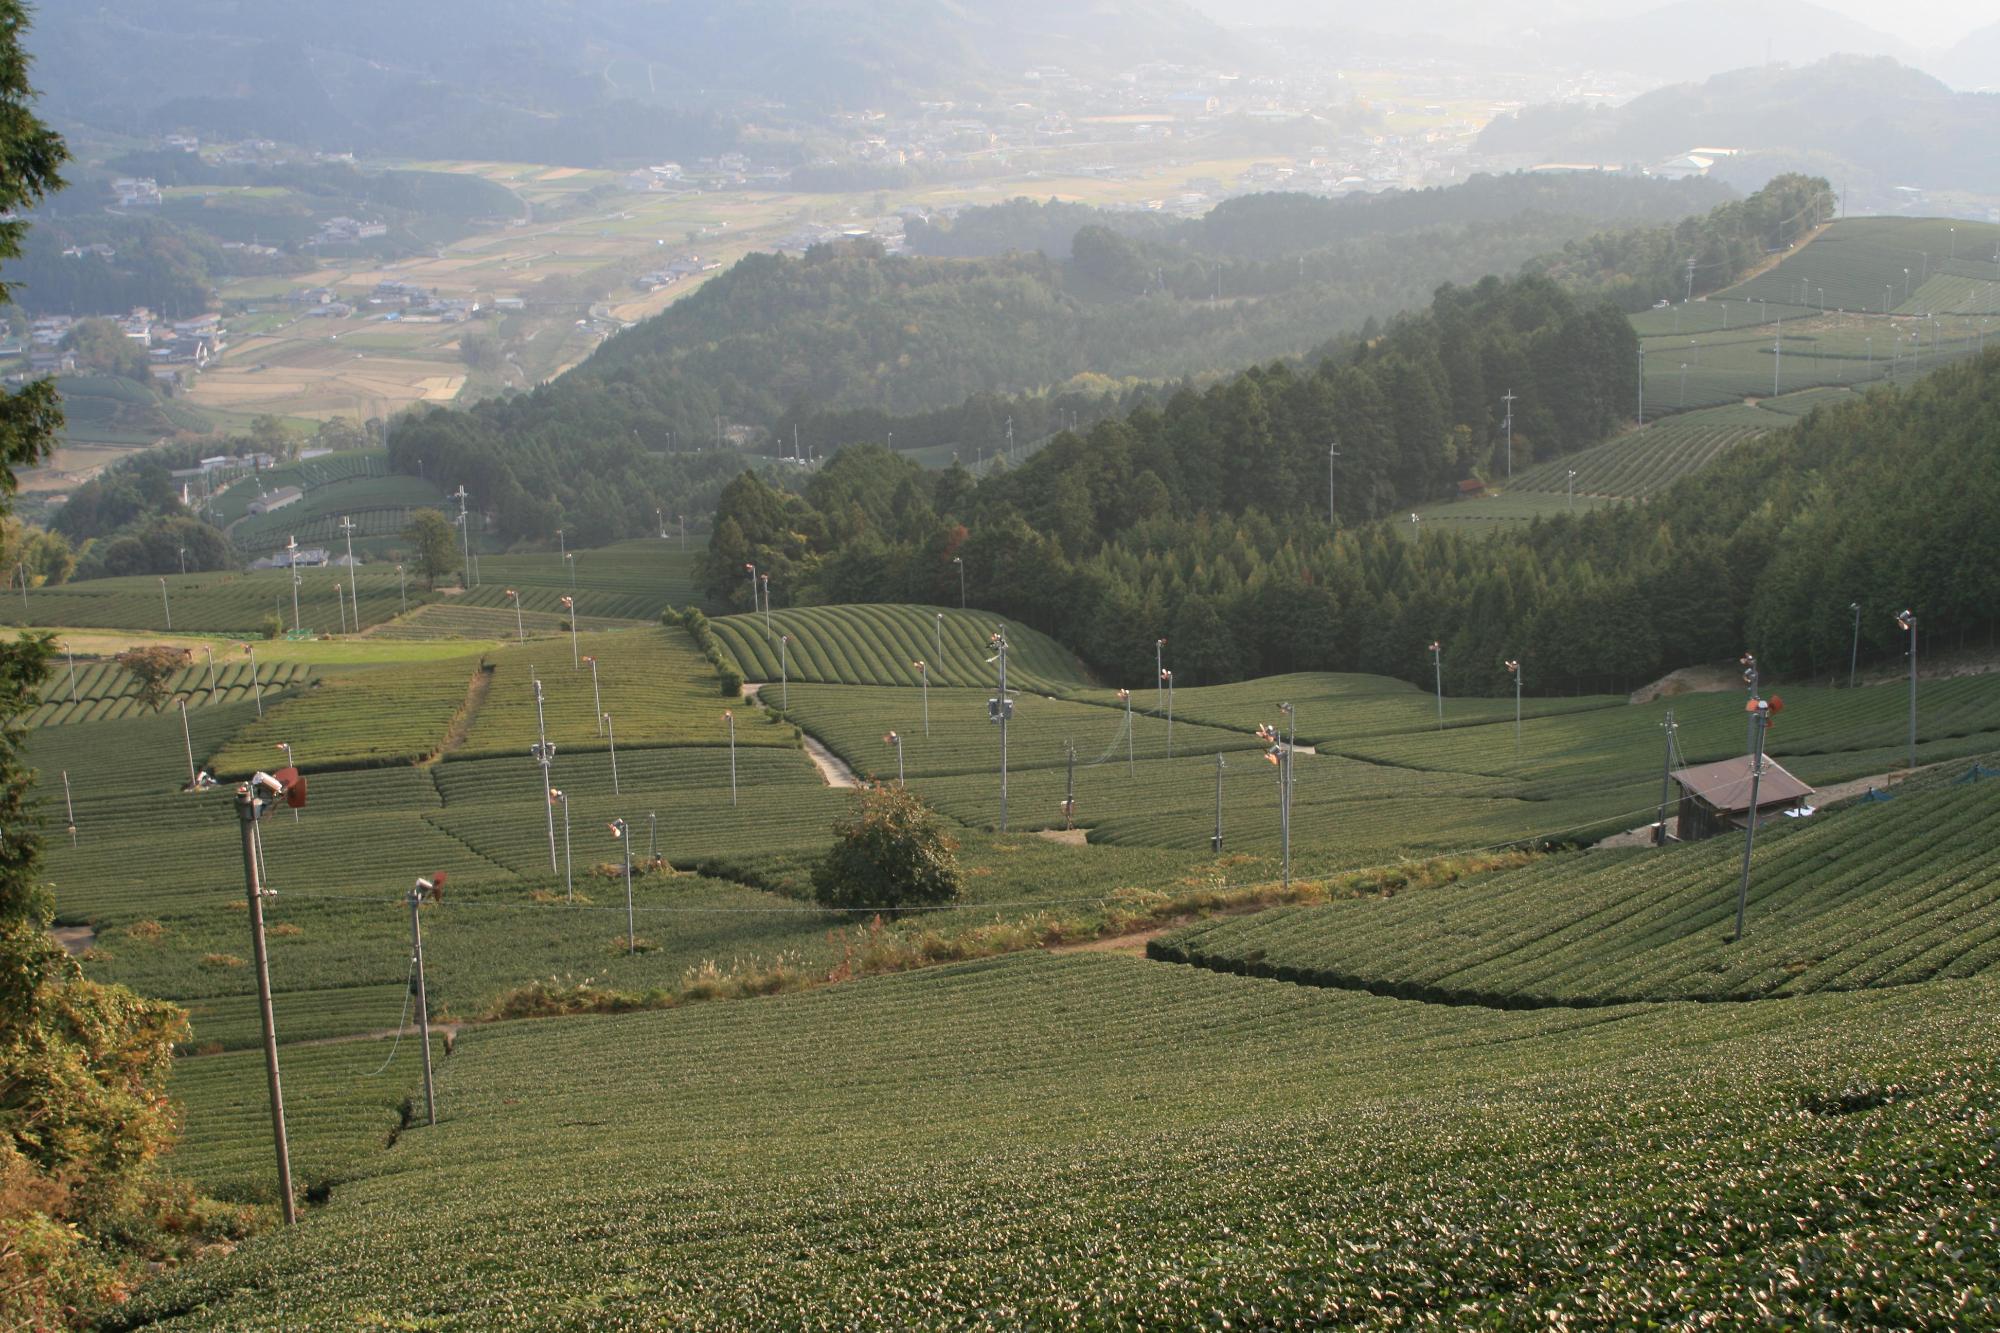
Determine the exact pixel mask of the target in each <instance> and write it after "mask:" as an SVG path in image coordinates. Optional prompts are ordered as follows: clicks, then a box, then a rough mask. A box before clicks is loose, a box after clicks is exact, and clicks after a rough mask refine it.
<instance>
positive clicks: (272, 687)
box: [21, 645, 312, 727]
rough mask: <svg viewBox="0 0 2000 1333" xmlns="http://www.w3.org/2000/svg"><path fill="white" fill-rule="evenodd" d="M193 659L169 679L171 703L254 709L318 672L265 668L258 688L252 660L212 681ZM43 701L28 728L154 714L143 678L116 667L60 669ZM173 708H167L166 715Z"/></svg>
mask: <svg viewBox="0 0 2000 1333" xmlns="http://www.w3.org/2000/svg"><path fill="white" fill-rule="evenodd" d="M219 646H220V645H218V647H219ZM189 657H190V658H191V659H192V660H194V661H195V662H196V663H197V665H194V666H189V667H184V668H182V669H181V670H180V671H177V672H175V673H174V674H173V675H172V676H170V677H169V678H168V679H167V681H166V689H167V697H168V699H169V700H178V699H185V700H186V702H187V705H188V707H190V708H200V707H205V706H207V705H210V704H226V703H239V702H242V701H244V700H250V701H251V702H252V703H254V702H255V695H256V694H257V692H258V691H259V690H262V691H263V692H264V693H265V694H266V695H269V696H276V695H277V694H278V693H279V692H281V691H283V690H286V689H288V688H291V687H293V686H303V685H304V684H305V683H306V682H307V681H308V680H310V679H311V677H312V668H311V667H309V666H307V665H306V664H304V663H303V662H262V663H259V664H258V666H257V672H256V676H257V678H256V680H255V681H254V682H253V681H252V680H251V672H250V663H249V662H248V661H247V660H235V661H229V660H225V661H222V662H220V663H218V664H216V666H215V668H214V674H213V676H212V677H211V675H210V672H209V666H208V662H207V660H206V659H203V658H194V655H193V653H192V652H190V653H189ZM211 679H212V680H213V681H214V684H213V685H212V686H211V684H210V681H211ZM42 697H43V699H44V701H45V702H43V703H41V704H39V705H37V706H36V707H34V708H32V709H30V710H29V711H28V713H27V714H26V716H25V717H23V718H22V722H21V724H22V725H23V726H27V727H56V726H62V725H64V724H66V723H75V722H109V721H114V720H116V719H118V718H123V717H134V716H138V715H142V714H145V713H150V712H152V711H153V709H151V708H150V707H148V706H147V705H145V704H143V703H142V702H141V701H140V697H139V681H138V678H137V677H135V676H133V675H132V673H131V672H129V671H127V670H126V669H125V668H124V667H122V666H119V665H118V664H117V663H116V662H86V663H84V664H83V665H81V666H78V667H76V668H75V669H74V675H72V674H71V671H70V669H69V668H67V667H65V668H60V669H58V671H57V673H56V675H55V676H54V677H53V678H52V679H51V680H50V681H49V682H48V683H47V684H46V685H45V686H44V687H43V690H42ZM266 702H267V703H272V704H275V703H276V702H277V700H276V699H275V698H268V699H267V700H266ZM172 707H173V704H172V703H167V704H164V705H162V707H161V710H160V711H162V712H164V711H167V710H168V709H171V708H172Z"/></svg>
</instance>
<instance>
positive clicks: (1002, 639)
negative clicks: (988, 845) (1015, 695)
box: [986, 630, 1014, 833]
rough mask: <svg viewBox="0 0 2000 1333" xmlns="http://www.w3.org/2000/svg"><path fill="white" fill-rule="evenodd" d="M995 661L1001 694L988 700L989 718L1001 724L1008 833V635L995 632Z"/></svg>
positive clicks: (1004, 819) (1002, 795) (1004, 826)
mask: <svg viewBox="0 0 2000 1333" xmlns="http://www.w3.org/2000/svg"><path fill="white" fill-rule="evenodd" d="M991 642H992V644H993V647H994V649H995V653H996V655H995V657H994V659H993V660H994V661H996V662H998V663H999V664H1000V693H999V695H998V696H997V697H995V698H993V699H989V700H987V703H986V715H987V717H988V718H989V719H990V720H992V721H994V722H997V723H999V724H1000V831H1001V832H1002V833H1005V832H1006V831H1007V724H1008V723H1009V722H1011V721H1012V720H1013V718H1014V701H1013V700H1012V699H1009V698H1008V697H1007V634H1006V631H1004V630H998V631H995V632H994V634H993V637H992V640H991Z"/></svg>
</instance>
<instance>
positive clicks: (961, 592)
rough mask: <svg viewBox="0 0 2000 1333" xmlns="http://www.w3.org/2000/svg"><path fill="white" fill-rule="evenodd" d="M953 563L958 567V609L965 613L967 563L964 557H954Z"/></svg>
mask: <svg viewBox="0 0 2000 1333" xmlns="http://www.w3.org/2000/svg"><path fill="white" fill-rule="evenodd" d="M951 563H953V564H954V565H957V566H958V609H959V610H961V611H963V610H964V609H965V561H964V559H963V558H962V557H959V556H953V557H952V558H951Z"/></svg>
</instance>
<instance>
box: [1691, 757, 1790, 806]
mask: <svg viewBox="0 0 2000 1333" xmlns="http://www.w3.org/2000/svg"><path fill="white" fill-rule="evenodd" d="M1673 776H1674V781H1675V782H1678V783H1680V784H1681V787H1682V789H1683V790H1685V791H1687V792H1689V793H1691V794H1693V795H1695V796H1698V797H1700V798H1701V799H1702V800H1703V801H1706V802H1707V803H1708V804H1709V805H1711V806H1713V807H1715V808H1716V809H1717V810H1721V811H1723V812H1724V813H1726V814H1742V813H1744V812H1746V811H1748V810H1749V809H1750V756H1749V755H1747V754H1746V755H1740V756H1738V757H1737V758H1735V759H1724V760H1721V761H1719V762H1717V763H1713V764H1697V765H1696V766H1695V767H1693V768H1683V769H1679V770H1677V771H1676V772H1675V773H1674V775H1673ZM1812 794H1813V789H1812V788H1811V787H1808V786H1807V785H1806V784H1805V783H1803V782H1800V781H1799V780H1798V779H1797V778H1795V777H1793V776H1792V775H1791V774H1790V773H1787V772H1786V771H1785V769H1784V767H1783V765H1781V764H1779V763H1778V761H1777V760H1775V759H1772V758H1771V757H1769V756H1768V755H1767V756H1765V759H1764V776H1763V779H1762V781H1761V782H1759V783H1758V786H1757V805H1758V807H1759V808H1760V809H1761V808H1763V807H1764V806H1768V805H1782V804H1785V803H1786V802H1789V801H1796V800H1798V799H1799V798H1800V797H1804V796H1810V795H1812Z"/></svg>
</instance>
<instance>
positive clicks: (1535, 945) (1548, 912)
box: [1149, 779, 2000, 1007]
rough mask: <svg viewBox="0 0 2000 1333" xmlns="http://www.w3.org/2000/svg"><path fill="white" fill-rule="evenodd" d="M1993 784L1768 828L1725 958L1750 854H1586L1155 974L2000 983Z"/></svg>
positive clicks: (1663, 991) (1381, 981)
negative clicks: (1193, 969)
mask: <svg viewBox="0 0 2000 1333" xmlns="http://www.w3.org/2000/svg"><path fill="white" fill-rule="evenodd" d="M1996 819H2000V781H1996V780H1992V779H1988V780H1986V781H1982V782H1975V783H1968V784H1963V785H1956V786H1946V787H1942V788H1935V789H1933V790H1929V791H1917V790H1909V791H1905V792H1903V793H1902V794H1901V795H1899V796H1898V798H1897V799H1895V800H1893V801H1889V802H1886V803H1864V804H1858V805H1851V806H1847V807H1845V808H1843V809H1839V810H1834V811H1827V812H1822V813H1821V814H1819V815H1817V816H1814V817H1812V818H1811V819H1808V820H1781V821H1778V822H1777V823H1776V824H1774V825H1772V826H1771V827H1768V828H1766V829H1763V830H1760V837H1759V840H1758V846H1757V849H1756V855H1755V856H1754V858H1753V861H1752V866H1751V880H1750V886H1751V887H1750V894H1749V898H1748V903H1747V911H1746V920H1747V924H1746V933H1745V935H1744V937H1743V939H1742V940H1740V941H1735V942H1732V939H1731V937H1732V935H1733V932H1734V927H1735V900H1736V893H1737V889H1738V886H1739V871H1740V867H1741V859H1742V849H1743V842H1742V839H1741V837H1727V838H1716V839H1713V840H1710V841H1708V842H1705V843H1698V844H1692V845H1688V846H1684V847H1674V848H1669V849H1666V850H1662V851H1653V850H1643V851H1630V852H1589V853H1580V854H1572V855H1568V856H1562V857H1556V858H1551V859H1548V860H1544V861H1542V862H1540V863H1538V864H1535V865H1533V866H1530V867H1528V868H1526V869H1524V870H1518V871H1512V872H1509V873H1505V874H1500V875H1492V876H1479V877H1473V878H1470V879H1466V880H1461V881H1459V882H1458V883H1456V884H1451V885H1448V886H1444V887H1440V888H1434V889H1426V890H1424V891H1422V892H1421V893H1414V894H1409V895H1406V896H1399V897H1396V898H1392V899H1390V900H1388V901H1386V902H1382V901H1378V902H1352V903H1330V904H1327V905H1325V906H1318V907H1303V908H1279V909H1276V910H1273V911H1270V912H1266V913H1263V914H1261V915H1258V916H1256V917H1248V918H1241V919H1238V920H1233V921H1215V922H1207V923H1203V924H1199V925H1195V926H1190V927H1188V928H1186V929H1185V930H1181V931H1177V932H1175V933H1174V934H1172V935H1169V936H1166V937H1163V938H1161V939H1158V940H1155V941H1153V942H1152V944H1151V945H1150V946H1149V949H1150V952H1151V954H1152V956H1153V957H1155V958H1159V959H1164V960H1167V961H1172V962H1183V963H1193V964H1197V965H1199V966H1202V967H1209V968H1215V969H1218V970H1222V971H1232V972H1243V973H1247V974H1249V975H1255V976H1268V977H1275V978H1278V979H1281V980H1285V981H1295V982H1302V983H1305V984H1308V985H1322V986H1338V987H1345V988H1349V989H1357V990H1369V991H1373V992H1375V993H1377V994H1394V995H1403V996H1408V997H1411V998H1419V999H1437V1000H1444V1001H1446V1002H1449V1003H1477V1004H1487V1005H1496V1006H1503V1007H1505V1006H1518V1007H1533V1006H1538V1005H1576V1004H1585V1005H1588V1004H1615V1003H1621V1002H1627V1001H1633V1000H1642V999H1643V1000H1748V999H1761V998H1765V997H1771V996H1797V995H1804V994H1810V993H1813V992H1816V991H1826V990H1852V989H1857V988H1861V987H1868V986H1897V985H1910V984H1915V983H1918V982H1923V981H1930V980H1933V979H1937V978H1954V977H1966V976H1974V975H1977V974H1979V973H1982V972H1984V971H1986V970H1988V969H1991V968H1993V967H1995V966H1996V965H2000V870H1996V868H1995V867H1994V865H1993V861H1992V829H1993V828H1994V827H1995V820H1996Z"/></svg>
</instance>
